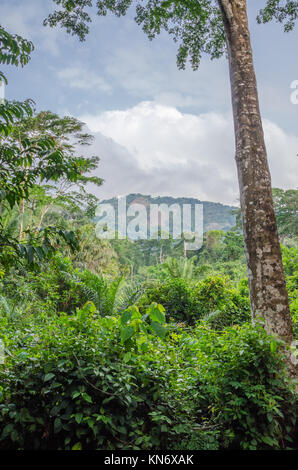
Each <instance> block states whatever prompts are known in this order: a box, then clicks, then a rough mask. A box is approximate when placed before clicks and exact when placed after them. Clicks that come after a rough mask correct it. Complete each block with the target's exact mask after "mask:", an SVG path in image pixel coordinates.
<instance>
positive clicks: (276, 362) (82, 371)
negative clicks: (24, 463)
mask: <svg viewBox="0 0 298 470" xmlns="http://www.w3.org/2000/svg"><path fill="white" fill-rule="evenodd" d="M42 320H43V322H42V323H40V322H41V321H42ZM0 322H1V325H0V326H1V331H2V332H3V331H5V335H2V339H3V341H4V343H5V345H6V350H7V356H6V360H5V364H4V365H0V379H1V380H0V383H1V387H0V392H1V398H0V448H2V449H72V448H74V449H80V448H82V449H116V448H120V449H175V448H177V449H178V448H180V447H179V444H178V443H181V442H183V445H185V448H186V449H192V448H199V449H201V448H205V449H211V448H228V449H237V448H243V449H268V448H273V449H278V448H284V447H287V446H291V445H293V444H292V443H291V434H293V433H294V428H295V423H296V418H297V416H296V415H297V406H296V404H297V402H296V401H295V400H296V395H294V393H293V392H292V391H291V389H290V385H289V383H288V380H287V378H286V375H285V373H284V369H283V363H282V360H281V355H280V353H279V349H280V343H278V342H277V341H276V340H274V339H273V338H271V337H269V336H267V334H266V333H265V332H264V331H263V330H262V329H261V328H260V327H257V328H253V327H252V326H250V325H244V326H242V327H239V326H237V327H233V328H227V329H226V330H225V331H224V332H222V333H221V332H218V331H213V330H211V329H210V328H209V327H207V325H205V324H201V325H199V326H197V327H196V328H194V329H193V330H192V331H190V332H189V331H186V330H185V329H183V328H178V329H177V328H176V329H175V328H174V327H173V326H172V327H171V326H169V325H168V326H167V325H166V324H165V317H164V312H163V308H162V307H161V306H159V305H157V304H153V305H151V306H150V308H149V309H147V311H146V312H145V314H144V315H141V313H140V311H139V310H138V308H137V307H135V306H133V307H131V308H129V309H128V310H126V311H125V312H123V313H122V315H121V316H120V317H116V316H106V317H104V318H103V317H101V316H99V315H98V313H97V312H96V310H95V308H94V305H93V304H92V303H87V304H86V305H85V307H84V308H83V309H80V310H78V311H77V312H76V314H74V315H66V314H61V315H59V316H56V315H53V316H51V317H45V318H43V319H42V318H40V319H39V323H35V320H34V317H33V318H32V319H31V320H29V319H28V321H27V322H24V324H23V325H22V327H19V326H15V325H9V324H8V320H7V319H6V318H2V319H0ZM173 328H174V329H173ZM8 352H9V354H8Z"/></svg>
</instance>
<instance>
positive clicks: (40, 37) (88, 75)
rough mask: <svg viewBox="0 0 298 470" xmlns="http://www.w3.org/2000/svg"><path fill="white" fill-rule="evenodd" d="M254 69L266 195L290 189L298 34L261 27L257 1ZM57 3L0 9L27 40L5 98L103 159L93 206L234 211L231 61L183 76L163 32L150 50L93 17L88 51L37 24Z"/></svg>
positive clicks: (129, 24)
mask: <svg viewBox="0 0 298 470" xmlns="http://www.w3.org/2000/svg"><path fill="white" fill-rule="evenodd" d="M247 3H248V8H249V17H250V26H251V35H252V43H253V49H254V57H255V66H256V72H257V78H258V83H259V93H260V102H261V109H262V115H263V120H264V129H265V135H266V142H267V148H268V158H269V164H270V168H271V174H272V183H273V186H278V187H283V188H294V187H296V186H297V176H296V175H297V173H298V171H297V170H298V166H297V156H296V155H297V153H298V132H297V131H298V127H297V122H298V119H297V117H298V105H294V104H292V103H291V100H290V96H291V92H292V90H291V88H290V85H291V83H292V82H293V81H294V80H298V67H297V64H298V53H297V43H298V29H296V30H295V31H294V32H292V33H290V34H285V33H283V31H282V28H281V26H280V25H278V24H275V23H273V24H269V25H257V24H256V21H255V17H256V14H257V11H258V8H260V7H261V6H262V4H264V2H263V0H248V2H247ZM53 6H54V3H53V1H52V0H0V17H1V24H2V25H3V26H5V27H6V28H7V29H8V30H9V32H11V33H18V34H21V35H22V36H24V37H26V38H28V39H31V40H32V41H33V42H34V44H35V51H34V53H33V54H32V60H31V61H30V63H29V64H28V65H26V67H24V68H23V69H14V68H11V67H3V68H2V69H4V72H5V73H6V75H7V77H8V79H9V84H8V86H7V88H6V97H7V98H8V99H22V100H23V99H25V98H29V97H30V98H32V99H34V101H35V102H36V105H37V109H38V110H46V109H49V110H51V111H54V112H56V113H59V114H60V115H65V114H71V115H73V116H75V117H77V118H79V119H81V120H82V121H84V122H85V123H86V125H87V126H88V128H89V130H90V131H92V133H94V136H95V140H94V143H93V144H92V147H91V148H90V149H89V150H88V151H89V152H90V153H91V154H93V155H94V154H97V155H99V156H100V158H101V161H100V165H99V168H98V175H99V176H100V177H103V178H104V179H105V183H104V185H103V186H102V187H101V188H100V189H97V190H96V194H97V195H98V196H99V197H100V198H106V197H110V196H116V195H119V194H121V195H123V194H128V193H132V192H141V193H144V194H152V195H155V196H157V195H170V196H189V197H196V198H198V199H200V200H209V201H215V202H223V203H228V204H237V201H238V183H237V175H236V166H235V162H234V138H233V125H232V117H231V99H230V88H229V78H228V67H227V62H226V59H224V58H223V59H221V60H219V61H210V60H209V58H208V57H204V59H203V61H202V64H201V67H200V69H199V70H198V71H196V72H193V71H192V70H191V69H190V67H188V68H187V69H186V70H185V71H179V70H178V69H177V67H176V46H175V44H174V43H173V42H172V40H171V39H170V38H169V37H168V36H167V35H165V34H162V35H161V36H160V37H159V38H157V39H156V40H154V41H153V42H150V41H149V40H148V39H147V37H146V36H145V35H144V33H143V32H142V30H141V29H140V27H138V26H137V25H136V24H135V22H134V20H133V16H134V14H133V10H132V11H131V13H130V14H129V15H128V16H127V17H125V18H120V19H119V18H115V17H113V16H108V17H106V18H96V17H95V18H94V22H93V24H92V26H91V31H90V34H89V36H88V37H87V40H86V42H83V43H81V42H79V41H78V39H76V38H74V37H72V36H69V35H67V34H66V33H65V32H64V31H61V30H59V29H55V30H52V29H50V28H45V27H43V26H42V22H43V19H44V18H45V17H46V16H47V14H48V13H49V12H50V11H51V10H52V9H53Z"/></svg>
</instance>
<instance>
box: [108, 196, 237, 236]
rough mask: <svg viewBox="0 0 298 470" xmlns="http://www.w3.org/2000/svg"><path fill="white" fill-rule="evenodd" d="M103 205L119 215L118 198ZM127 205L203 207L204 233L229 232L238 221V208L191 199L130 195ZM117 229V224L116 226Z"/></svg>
mask: <svg viewBox="0 0 298 470" xmlns="http://www.w3.org/2000/svg"><path fill="white" fill-rule="evenodd" d="M100 203H101V204H111V205H112V206H113V207H114V208H115V211H116V215H117V203H118V199H117V198H112V199H104V200H103V201H100ZM126 203H127V206H129V205H130V204H132V203H138V204H143V205H144V206H145V207H149V206H150V204H158V205H160V204H166V205H167V206H168V207H170V206H171V205H172V204H178V205H179V207H181V209H182V207H183V204H189V205H190V206H191V207H192V208H193V207H194V206H195V205H196V204H202V205H203V229H204V232H208V231H209V230H224V231H227V230H229V229H231V228H232V227H233V226H234V225H235V221H236V215H235V213H236V211H237V209H238V208H237V207H236V206H227V205H224V204H220V203H216V202H210V201H200V200H199V199H194V198H189V197H183V198H182V197H181V198H174V197H169V196H168V197H166V196H159V197H152V196H149V195H144V194H128V195H127V196H126ZM116 229H117V224H116ZM192 230H194V226H192Z"/></svg>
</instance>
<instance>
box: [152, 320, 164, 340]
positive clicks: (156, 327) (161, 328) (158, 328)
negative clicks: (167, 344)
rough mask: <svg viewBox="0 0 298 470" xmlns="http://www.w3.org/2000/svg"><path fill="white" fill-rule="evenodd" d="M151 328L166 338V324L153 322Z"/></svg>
mask: <svg viewBox="0 0 298 470" xmlns="http://www.w3.org/2000/svg"><path fill="white" fill-rule="evenodd" d="M151 329H152V330H153V331H154V333H155V334H156V335H157V336H159V337H160V338H164V337H165V336H166V333H167V330H166V329H165V327H164V326H162V325H161V324H160V323H157V322H152V324H151Z"/></svg>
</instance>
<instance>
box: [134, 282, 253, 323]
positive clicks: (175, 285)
mask: <svg viewBox="0 0 298 470" xmlns="http://www.w3.org/2000/svg"><path fill="white" fill-rule="evenodd" d="M151 302H157V303H159V304H162V305H163V306H164V308H165V310H166V315H167V319H170V318H172V319H173V320H174V321H176V322H186V323H188V324H191V325H193V324H194V323H195V322H196V321H197V320H199V319H201V318H203V317H204V318H205V319H206V320H207V321H208V322H209V323H210V325H211V326H212V327H214V328H223V327H225V326H228V325H232V324H242V323H244V322H246V321H248V320H249V318H250V307H249V299H248V289H246V288H245V287H244V286H243V285H242V284H241V285H240V288H239V289H236V288H233V287H231V285H230V281H229V279H228V278H227V277H224V278H222V277H219V276H211V277H208V278H206V279H203V280H202V281H199V282H196V283H195V282H192V283H190V282H189V281H186V280H182V279H171V280H166V281H164V282H163V283H158V284H157V285H155V286H153V287H150V288H149V289H147V291H146V293H145V295H144V296H143V297H142V299H141V301H140V306H141V307H144V306H146V305H149V304H150V303H151Z"/></svg>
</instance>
